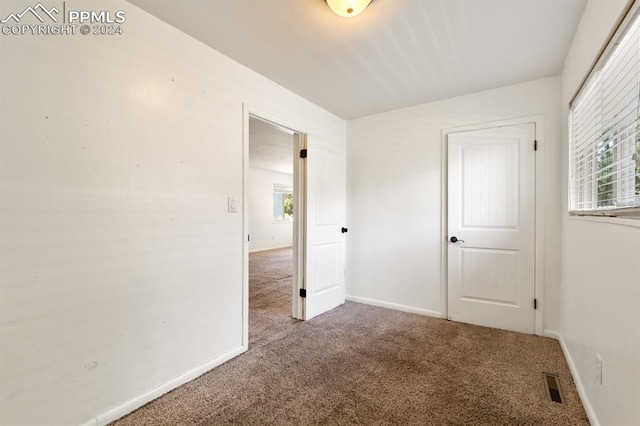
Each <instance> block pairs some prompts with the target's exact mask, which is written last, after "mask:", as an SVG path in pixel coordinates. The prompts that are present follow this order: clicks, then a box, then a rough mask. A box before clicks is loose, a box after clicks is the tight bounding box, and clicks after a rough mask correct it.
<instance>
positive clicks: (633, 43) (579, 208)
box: [570, 14, 640, 216]
mask: <svg viewBox="0 0 640 426" xmlns="http://www.w3.org/2000/svg"><path fill="white" fill-rule="evenodd" d="M627 22H629V24H627V25H626V28H624V29H623V30H622V31H619V33H620V34H621V35H618V36H616V37H614V38H613V39H612V41H611V42H610V44H609V46H608V47H607V49H605V53H606V54H605V55H603V57H602V58H601V59H600V60H599V61H598V62H597V63H596V67H595V68H594V70H593V71H592V72H591V74H590V76H589V78H588V79H587V81H586V83H585V84H584V85H583V87H582V89H581V90H580V92H579V93H578V95H577V96H576V98H575V99H574V101H573V103H572V106H571V120H570V128H571V129H570V131H571V150H570V151H571V152H570V161H571V179H570V198H571V200H570V201H571V205H570V210H571V212H572V213H574V214H604V215H613V216H617V215H640V19H639V18H638V16H637V14H635V15H634V16H633V18H629V19H628V20H627Z"/></svg>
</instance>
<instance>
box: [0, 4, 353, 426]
mask: <svg viewBox="0 0 640 426" xmlns="http://www.w3.org/2000/svg"><path fill="white" fill-rule="evenodd" d="M67 6H68V7H75V8H77V9H82V8H85V7H86V8H92V9H97V10H102V9H104V10H118V9H122V10H125V11H126V12H127V22H126V24H125V32H124V35H122V36H118V37H106V36H105V37H99V36H82V35H79V34H78V35H77V36H73V37H65V36H57V37H56V36H39V37H29V36H2V37H0V51H1V52H2V57H3V60H2V61H1V62H0V76H1V79H0V84H1V90H0V93H1V95H0V132H1V133H0V135H1V140H0V236H1V239H0V294H1V297H0V407H2V408H1V409H0V424H5V425H20V424H28V425H38V424H47V425H63V424H64V425H71V424H78V423H82V422H87V421H90V420H91V419H95V417H96V416H97V415H101V414H103V413H105V412H108V411H110V410H112V409H114V408H116V407H118V406H120V405H121V404H123V403H126V402H127V401H130V400H133V399H135V398H137V397H139V396H140V395H141V394H143V393H144V392H147V391H150V390H153V389H156V388H158V387H159V386H162V385H164V384H166V383H167V382H169V381H170V380H172V379H175V378H177V377H179V376H180V375H182V374H184V373H186V372H189V371H191V370H193V369H196V368H198V367H200V366H203V365H205V364H206V363H208V362H210V361H211V360H214V359H216V358H218V357H221V356H223V355H225V354H229V353H231V352H233V351H234V350H237V349H238V348H240V347H241V344H242V341H241V338H242V300H241V299H242V297H241V294H242V241H243V236H242V213H227V196H228V195H234V196H236V197H237V200H238V208H239V209H240V211H241V209H242V191H243V186H242V185H243V180H242V173H243V170H242V160H243V153H242V149H243V140H242V132H243V129H242V121H243V115H242V104H243V102H247V103H249V104H251V105H252V106H254V107H257V108H259V109H262V110H265V111H268V112H269V113H271V114H273V115H274V116H277V117H282V118H283V120H286V121H287V122H289V123H293V124H295V125H296V126H297V127H300V128H301V130H304V131H308V132H309V136H308V143H309V147H310V150H311V152H312V149H313V147H314V146H318V145H332V146H344V141H345V123H344V121H343V120H340V119H338V118H337V117H335V116H334V115H332V114H330V113H328V112H326V111H324V110H322V109H320V108H319V107H316V106H314V105H313V104H311V103H309V102H308V101H306V100H304V99H302V98H300V97H299V96H297V95H294V94H293V93H291V92H289V91H287V90H285V89H283V88H282V87H280V86H278V85H276V84H275V83H273V82H271V81H269V80H267V79H265V78H263V77H261V76H260V75H258V74H256V73H255V72H253V71H250V70H249V69H247V68H245V67H243V66H241V65H239V64H237V63H235V62H233V61H231V60H230V59H229V58H227V57H225V56H223V55H221V54H219V53H217V52H215V51H213V50H212V49H210V48H208V47H206V46H204V45H203V44H201V43H199V42H197V41H195V40H194V39H192V38H190V37H188V36H186V35H184V34H182V33H180V32H179V31H177V30H175V29H174V28H172V27H170V26H168V25H167V24H165V23H163V22H161V21H159V20H158V19H156V18H154V17H152V16H150V15H148V14H146V13H145V12H142V11H140V10H139V9H137V8H136V7H135V6H132V5H131V4H129V3H126V2H123V1H115V0H112V1H95V2H91V3H90V4H87V3H86V2H79V3H75V2H73V1H67ZM24 7H25V2H24V1H2V3H1V5H0V14H2V15H3V16H6V15H7V14H8V13H9V12H10V11H14V9H16V10H22V9H23V8H24Z"/></svg>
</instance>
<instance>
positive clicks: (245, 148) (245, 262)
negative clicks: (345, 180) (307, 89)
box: [242, 103, 307, 350]
mask: <svg viewBox="0 0 640 426" xmlns="http://www.w3.org/2000/svg"><path fill="white" fill-rule="evenodd" d="M250 117H253V118H257V119H258V120H262V121H265V122H267V123H271V124H273V125H275V126H278V127H281V128H283V129H285V130H288V131H291V132H293V146H292V149H293V153H294V156H293V162H294V163H293V164H294V167H293V196H294V200H293V202H294V206H297V208H294V209H293V224H294V226H293V279H292V282H293V284H292V286H291V287H292V288H291V305H292V306H291V313H292V316H293V318H295V319H304V300H303V299H302V298H301V297H300V289H302V288H304V276H305V273H306V255H305V253H306V235H307V234H306V222H307V220H306V218H307V214H306V212H307V198H306V197H307V167H306V162H305V161H303V160H302V159H301V158H300V156H299V155H295V153H297V152H300V150H301V149H306V148H307V132H305V131H304V130H302V128H301V127H298V126H295V125H292V124H290V123H289V122H288V121H286V120H283V119H282V118H281V117H279V116H277V115H274V114H271V113H269V112H267V111H264V110H261V109H259V108H256V107H254V106H251V105H248V104H246V103H243V104H242V346H243V348H244V349H245V350H246V349H248V348H249V209H248V208H247V205H248V203H247V198H248V195H247V194H248V191H247V189H248V184H247V179H248V175H249V118H250Z"/></svg>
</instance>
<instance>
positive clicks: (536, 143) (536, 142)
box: [533, 141, 538, 151]
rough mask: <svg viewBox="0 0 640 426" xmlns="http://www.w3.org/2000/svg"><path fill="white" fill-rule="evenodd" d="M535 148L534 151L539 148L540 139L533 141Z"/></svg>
mask: <svg viewBox="0 0 640 426" xmlns="http://www.w3.org/2000/svg"><path fill="white" fill-rule="evenodd" d="M533 150H534V151H537V150H538V141H533Z"/></svg>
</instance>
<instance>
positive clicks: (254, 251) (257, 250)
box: [249, 244, 293, 253]
mask: <svg viewBox="0 0 640 426" xmlns="http://www.w3.org/2000/svg"><path fill="white" fill-rule="evenodd" d="M285 248H293V246H292V245H291V244H288V245H286V246H276V247H269V248H263V249H256V250H249V253H260V252H261V251H269V250H280V249H285Z"/></svg>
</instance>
